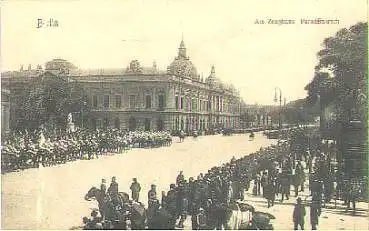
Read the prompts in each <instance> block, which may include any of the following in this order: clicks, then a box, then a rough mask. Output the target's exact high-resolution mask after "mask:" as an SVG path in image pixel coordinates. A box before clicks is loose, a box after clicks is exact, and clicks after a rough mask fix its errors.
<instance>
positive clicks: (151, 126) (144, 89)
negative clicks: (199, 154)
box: [2, 41, 241, 131]
mask: <svg viewBox="0 0 369 231" xmlns="http://www.w3.org/2000/svg"><path fill="white" fill-rule="evenodd" d="M44 72H50V73H52V74H54V75H61V76H66V77H68V80H69V81H75V82H78V83H79V84H81V86H82V87H83V88H84V89H85V91H86V93H87V95H88V101H89V102H86V103H88V104H89V105H90V106H91V109H92V110H91V111H90V112H89V113H88V115H87V114H86V115H84V123H83V124H84V126H89V127H91V128H93V129H96V128H107V127H114V128H121V129H128V130H171V131H173V130H185V131H191V130H205V129H209V128H219V127H220V128H222V127H224V128H239V127H240V102H241V99H240V96H239V92H238V91H237V90H236V89H235V88H234V86H233V85H226V84H224V83H222V82H221V81H220V79H219V78H218V77H217V76H216V72H215V67H214V66H212V67H211V69H210V74H209V76H208V77H207V78H205V79H204V78H202V77H200V75H198V73H197V70H196V67H195V65H194V64H193V63H192V62H191V61H190V59H189V57H188V56H187V54H186V47H185V44H184V42H183V41H181V43H180V46H179V49H178V55H177V57H175V59H174V60H173V61H172V63H171V64H170V65H169V66H168V68H167V70H166V71H162V70H159V69H158V68H157V66H156V63H155V62H154V63H153V65H152V67H142V66H141V65H140V62H139V61H137V60H133V61H131V62H130V64H129V65H128V67H127V68H121V69H95V70H81V69H77V68H76V67H75V66H74V65H73V64H71V63H69V62H67V61H66V60H62V59H54V60H52V61H50V62H48V63H47V64H46V68H45V70H42V69H40V68H38V69H36V70H31V69H30V68H29V70H27V71H24V70H21V71H19V72H7V73H4V74H5V75H4V76H5V78H2V83H5V85H4V86H6V87H8V89H10V91H11V92H12V94H13V92H14V94H21V93H22V89H24V87H25V85H26V82H27V81H28V80H29V78H32V77H33V76H37V75H39V74H40V73H44ZM14 102H16V101H14ZM12 107H13V105H12ZM16 107H17V106H16V105H14V108H15V109H16ZM15 109H14V110H15ZM74 114H75V115H76V116H75V117H79V116H80V114H81V112H75V113H74ZM13 120H16V118H13ZM79 120H80V119H79ZM79 122H80V121H76V123H77V124H78V123H79Z"/></svg>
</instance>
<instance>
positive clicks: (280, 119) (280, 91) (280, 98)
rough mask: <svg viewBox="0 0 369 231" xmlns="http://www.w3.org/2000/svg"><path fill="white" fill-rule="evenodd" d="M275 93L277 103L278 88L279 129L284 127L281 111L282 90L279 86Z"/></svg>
mask: <svg viewBox="0 0 369 231" xmlns="http://www.w3.org/2000/svg"><path fill="white" fill-rule="evenodd" d="M274 90H275V94H274V102H275V103H277V102H278V97H277V90H279V113H278V114H279V121H278V129H281V127H282V118H281V111H282V90H281V89H280V88H279V87H276V88H275V89H274Z"/></svg>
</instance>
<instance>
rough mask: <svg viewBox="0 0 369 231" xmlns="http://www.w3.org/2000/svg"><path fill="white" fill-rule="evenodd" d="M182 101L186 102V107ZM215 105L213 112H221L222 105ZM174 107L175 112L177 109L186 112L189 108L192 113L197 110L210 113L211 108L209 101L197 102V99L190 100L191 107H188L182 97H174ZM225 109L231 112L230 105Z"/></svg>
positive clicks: (187, 101) (187, 103)
mask: <svg viewBox="0 0 369 231" xmlns="http://www.w3.org/2000/svg"><path fill="white" fill-rule="evenodd" d="M184 101H186V105H185V103H184ZM198 103H199V104H198ZM213 104H214V103H213ZM215 105H216V107H215V110H217V111H220V112H223V109H224V107H223V106H224V105H219V104H215ZM175 106H176V109H177V110H178V109H186V110H188V109H189V108H191V110H192V111H196V110H198V109H199V110H200V111H210V110H211V108H212V103H211V102H209V101H205V100H201V99H200V100H199V101H197V99H191V105H189V100H188V99H187V100H185V98H184V97H179V96H175ZM226 107H227V109H228V112H231V111H232V105H230V104H228V105H227V106H226Z"/></svg>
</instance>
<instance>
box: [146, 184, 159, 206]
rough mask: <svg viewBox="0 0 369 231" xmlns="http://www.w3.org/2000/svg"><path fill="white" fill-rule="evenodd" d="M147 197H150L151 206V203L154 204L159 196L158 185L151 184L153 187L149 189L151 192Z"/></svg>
mask: <svg viewBox="0 0 369 231" xmlns="http://www.w3.org/2000/svg"><path fill="white" fill-rule="evenodd" d="M147 198H148V203H149V206H150V204H152V203H153V202H154V201H157V196H156V185H154V184H152V185H151V189H150V190H149V192H148V193H147Z"/></svg>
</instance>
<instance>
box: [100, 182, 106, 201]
mask: <svg viewBox="0 0 369 231" xmlns="http://www.w3.org/2000/svg"><path fill="white" fill-rule="evenodd" d="M100 190H101V193H102V194H103V195H104V197H105V196H106V180H105V179H102V180H101V185H100Z"/></svg>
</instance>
